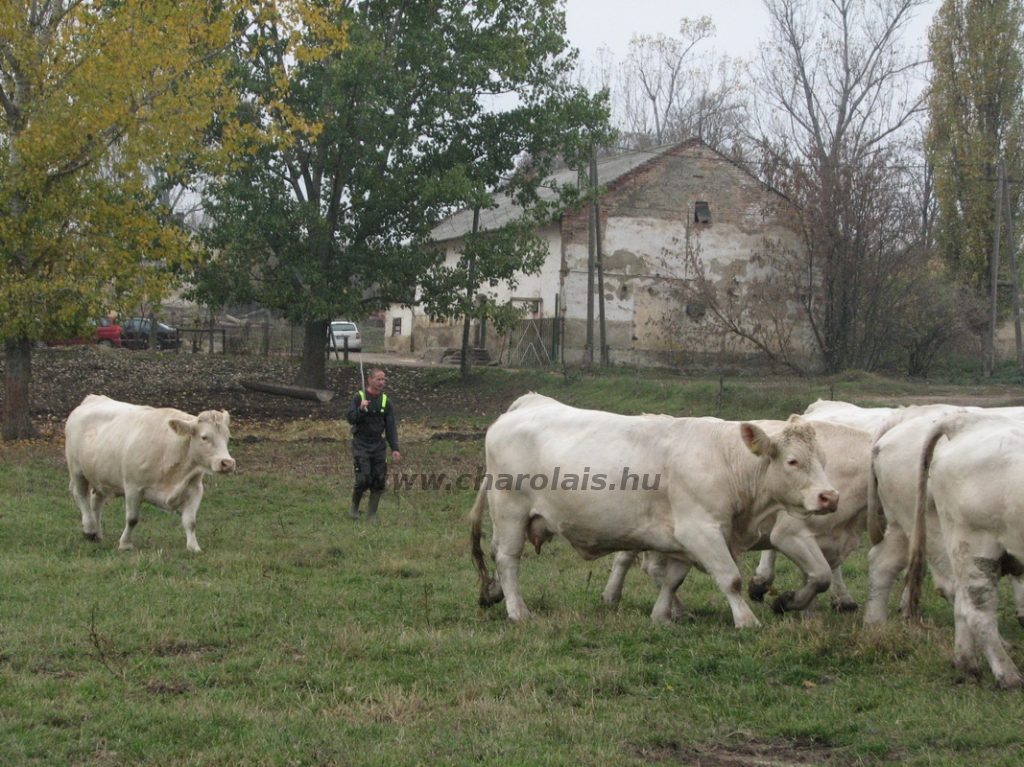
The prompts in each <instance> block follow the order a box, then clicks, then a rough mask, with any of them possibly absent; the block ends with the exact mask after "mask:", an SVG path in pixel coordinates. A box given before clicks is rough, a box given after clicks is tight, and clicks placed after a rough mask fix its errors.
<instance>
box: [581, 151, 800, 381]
mask: <svg viewBox="0 0 1024 767" xmlns="http://www.w3.org/2000/svg"><path fill="white" fill-rule="evenodd" d="M697 202H706V203H708V206H709V209H710V213H711V221H710V223H696V222H695V221H694V215H695V213H694V211H695V205H696V203H697ZM785 204H786V203H785V200H784V199H783V198H782V197H781V196H779V195H778V194H777V193H775V192H774V191H772V190H770V189H768V188H766V187H765V186H764V185H763V184H762V183H761V182H759V181H758V180H757V179H756V178H754V177H753V176H751V175H749V174H748V173H746V172H745V171H743V170H741V169H740V168H739V167H737V166H736V165H734V164H733V163H731V162H729V161H728V160H726V159H725V158H723V157H722V156H721V155H718V154H717V153H715V152H713V151H712V150H710V149H709V148H707V147H704V146H702V145H699V144H687V145H683V146H681V147H677V148H676V149H674V150H672V151H670V152H669V153H668V154H666V155H663V156H661V157H658V158H656V159H655V160H653V161H652V162H651V163H649V164H648V165H646V166H644V167H642V168H640V169H639V170H638V171H635V172H634V173H632V174H629V175H628V176H626V177H624V178H622V179H619V180H618V181H617V182H616V183H615V184H613V185H612V186H611V187H610V189H609V191H608V193H607V194H606V195H605V197H604V198H603V199H602V204H601V214H602V230H603V231H602V235H603V243H604V253H605V259H604V288H605V290H604V298H605V317H606V331H607V343H608V345H609V347H610V356H611V359H612V361H613V362H622V363H632V364H635V363H640V364H644V363H651V364H661V363H664V362H667V361H674V362H686V361H687V360H696V359H701V360H707V359H708V358H709V357H716V356H717V357H721V358H722V359H729V360H734V359H740V358H743V357H745V356H749V355H751V354H754V353H755V352H756V350H755V349H754V347H753V346H752V345H750V344H748V343H747V342H744V341H742V340H741V339H739V338H737V337H736V336H734V335H732V334H725V333H722V332H719V331H716V330H714V329H712V327H711V323H710V322H708V321H707V317H706V313H704V314H702V311H701V310H702V308H706V307H702V304H701V302H700V301H699V300H697V299H696V298H695V295H694V293H693V289H694V274H692V273H690V271H691V269H690V268H689V267H688V265H687V261H686V253H687V248H688V247H689V248H691V249H693V250H694V252H696V254H697V256H698V258H699V260H700V262H701V264H702V265H703V267H704V269H705V270H706V272H707V274H708V275H709V276H710V277H711V278H712V279H713V280H714V281H715V284H716V288H717V289H718V290H719V291H742V290H743V288H744V284H745V283H747V282H749V280H750V279H752V278H753V277H755V276H763V275H764V274H765V265H764V259H763V257H761V256H760V254H761V253H763V250H764V240H765V238H769V239H774V240H779V241H781V242H782V243H785V244H786V245H787V246H788V247H791V248H796V247H798V246H799V240H798V238H797V236H796V234H795V233H794V232H793V231H792V230H791V229H790V228H789V227H788V226H787V225H786V218H785V214H786V212H787V211H786V209H785ZM588 226H589V223H588V215H587V211H585V210H582V211H575V212H572V213H570V214H568V215H566V216H565V218H564V219H563V247H564V259H563V284H562V293H563V296H564V297H565V299H564V305H565V336H564V355H565V359H566V361H567V362H579V361H582V360H583V359H584V357H585V354H586V349H585V346H586V316H587V311H586V309H587V260H588ZM594 317H595V323H596V319H597V317H598V309H597V308H596V307H595V310H594ZM594 343H595V345H596V344H599V343H600V341H599V337H598V330H597V328H596V324H595V331H594ZM594 356H595V359H596V358H599V356H598V352H597V351H595V353H594Z"/></svg>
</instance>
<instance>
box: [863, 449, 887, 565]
mask: <svg viewBox="0 0 1024 767" xmlns="http://www.w3.org/2000/svg"><path fill="white" fill-rule="evenodd" d="M875 455H876V453H875V450H874V448H872V450H871V458H870V459H869V460H868V509H867V516H868V520H867V521H868V540H870V541H871V545H872V546H877V545H878V544H880V543H881V542H882V538H884V537H885V511H884V510H883V509H882V500H881V499H880V498H879V497H878V475H877V474H875Z"/></svg>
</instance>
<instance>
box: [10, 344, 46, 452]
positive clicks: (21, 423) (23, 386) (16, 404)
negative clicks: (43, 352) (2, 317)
mask: <svg viewBox="0 0 1024 767" xmlns="http://www.w3.org/2000/svg"><path fill="white" fill-rule="evenodd" d="M4 346H5V349H6V352H7V358H6V362H5V364H4V426H3V439H4V441H5V442H8V441H11V440H16V439H32V438H33V437H36V436H38V432H37V431H36V428H35V426H33V425H32V415H31V410H30V406H31V387H32V342H31V341H28V340H27V339H24V338H12V339H9V340H8V341H7V342H6V343H5V344H4Z"/></svg>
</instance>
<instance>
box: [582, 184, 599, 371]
mask: <svg viewBox="0 0 1024 767" xmlns="http://www.w3.org/2000/svg"><path fill="white" fill-rule="evenodd" d="M589 188H590V193H591V194H593V193H594V179H593V167H591V178H590V184H589ZM596 228H597V226H596V221H595V217H594V205H593V203H591V205H590V226H589V236H588V238H587V343H586V349H585V354H584V361H585V362H586V364H588V365H593V364H594V269H595V268H596V264H597V232H596Z"/></svg>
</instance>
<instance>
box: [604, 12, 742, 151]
mask: <svg viewBox="0 0 1024 767" xmlns="http://www.w3.org/2000/svg"><path fill="white" fill-rule="evenodd" d="M714 34H715V27H714V24H713V23H712V21H711V18H710V17H709V16H703V17H701V18H699V19H696V20H692V19H686V18H684V19H682V20H681V21H680V23H679V36H678V37H670V36H668V35H640V36H635V37H633V39H632V40H631V41H630V44H629V53H628V55H627V58H626V60H625V61H624V62H622V63H621V64H619V65H618V66H614V64H613V62H611V60H610V59H609V58H608V57H607V56H605V57H603V58H602V60H601V62H599V63H600V66H601V67H602V71H603V73H604V79H603V82H604V84H606V85H610V86H611V94H612V112H613V122H614V124H615V125H616V127H618V128H619V129H620V131H621V133H622V135H623V137H624V138H625V141H626V142H627V144H629V145H631V148H634V149H635V148H644V147H648V146H657V145H661V144H666V143H669V142H672V141H681V140H684V139H688V138H694V137H696V138H701V139H703V140H704V141H705V142H706V143H708V144H710V145H712V146H716V147H718V146H723V145H724V144H726V143H729V142H735V141H737V140H738V138H739V136H740V135H741V134H742V132H743V131H742V130H741V128H742V126H743V125H744V124H745V116H746V105H745V103H744V101H743V97H742V95H743V88H742V85H741V83H742V82H743V79H744V77H745V75H746V64H745V63H744V62H742V61H739V60H736V59H730V58H728V57H725V56H723V57H719V56H717V55H715V53H714V51H711V50H708V51H704V52H701V51H700V50H699V48H700V46H701V45H702V44H703V43H704V42H706V41H708V40H710V39H711V38H712V37H713V36H714ZM609 75H613V76H611V77H609Z"/></svg>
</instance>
